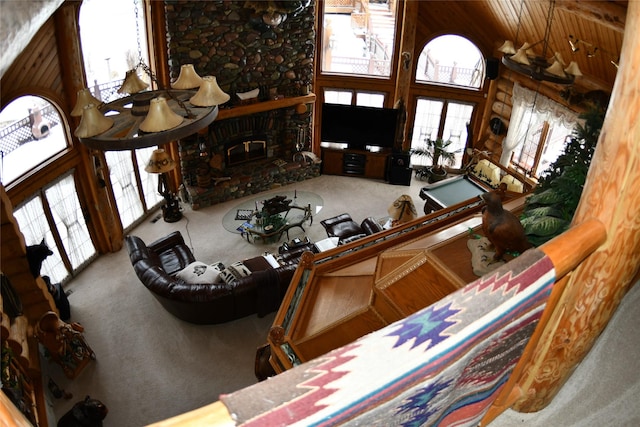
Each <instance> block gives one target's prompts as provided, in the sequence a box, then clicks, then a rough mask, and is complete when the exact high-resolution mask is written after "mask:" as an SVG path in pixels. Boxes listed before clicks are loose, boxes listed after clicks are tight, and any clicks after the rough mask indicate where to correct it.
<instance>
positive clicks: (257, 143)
mask: <svg viewBox="0 0 640 427" xmlns="http://www.w3.org/2000/svg"><path fill="white" fill-rule="evenodd" d="M266 158H267V141H266V138H265V137H264V136H263V137H262V138H260V137H258V139H248V140H244V139H243V140H239V141H232V142H228V143H226V144H224V162H225V164H226V165H227V166H228V167H230V168H231V167H234V166H238V165H240V164H242V163H248V162H252V161H256V160H264V159H266Z"/></svg>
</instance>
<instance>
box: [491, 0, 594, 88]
mask: <svg viewBox="0 0 640 427" xmlns="http://www.w3.org/2000/svg"><path fill="white" fill-rule="evenodd" d="M555 4H556V2H555V0H550V2H549V12H548V15H547V23H546V27H545V33H544V39H542V40H540V41H538V42H536V43H533V44H530V43H524V44H523V45H522V46H521V47H520V48H519V49H517V50H516V49H515V47H514V43H513V41H511V40H507V41H505V42H504V44H503V45H502V46H500V47H499V48H498V50H499V51H500V52H502V53H503V54H504V55H503V57H502V63H503V64H504V65H505V66H506V67H507V68H508V69H510V70H513V71H516V72H518V73H521V74H524V75H526V76H529V77H531V78H532V79H534V80H538V81H549V82H552V83H557V84H563V85H568V84H572V83H573V82H574V80H575V78H576V77H577V76H582V72H581V71H580V68H579V67H578V63H577V62H575V61H571V62H570V63H569V65H568V66H567V64H566V63H565V62H564V60H563V59H562V56H561V55H560V53H559V52H555V54H554V55H553V56H551V57H550V58H547V50H548V49H549V37H550V35H551V24H552V23H553V15H554V10H555ZM523 6H524V0H523V1H522V3H521V5H520V14H519V16H518V29H517V32H516V38H517V33H518V32H519V31H520V26H521V22H522V19H521V15H522V9H523ZM541 43H542V54H541V55H538V54H537V53H536V52H534V51H533V49H532V48H533V47H534V46H536V45H538V44H541Z"/></svg>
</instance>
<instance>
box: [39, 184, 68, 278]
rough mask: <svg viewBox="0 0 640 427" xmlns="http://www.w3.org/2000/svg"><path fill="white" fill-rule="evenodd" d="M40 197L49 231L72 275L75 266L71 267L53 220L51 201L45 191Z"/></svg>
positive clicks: (40, 193) (41, 192)
mask: <svg viewBox="0 0 640 427" xmlns="http://www.w3.org/2000/svg"><path fill="white" fill-rule="evenodd" d="M39 197H40V201H41V202H42V209H43V211H44V217H45V218H46V219H47V223H48V224H49V231H50V232H51V235H52V236H53V241H54V242H56V247H57V248H58V254H60V258H61V259H62V263H63V264H64V268H66V270H67V273H71V272H72V271H73V266H72V265H71V260H70V259H69V254H67V250H66V249H65V247H64V244H63V242H62V237H61V236H60V232H59V231H58V226H57V225H56V221H55V219H54V218H53V214H52V213H51V205H50V204H49V199H48V198H47V195H46V193H45V191H44V190H40V192H39Z"/></svg>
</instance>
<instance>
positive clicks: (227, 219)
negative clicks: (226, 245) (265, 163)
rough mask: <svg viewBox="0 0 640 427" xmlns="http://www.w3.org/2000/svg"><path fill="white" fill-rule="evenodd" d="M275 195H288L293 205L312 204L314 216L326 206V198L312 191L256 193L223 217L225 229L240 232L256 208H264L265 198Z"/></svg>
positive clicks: (235, 232)
mask: <svg viewBox="0 0 640 427" xmlns="http://www.w3.org/2000/svg"><path fill="white" fill-rule="evenodd" d="M275 196H286V197H287V198H288V199H291V200H292V202H291V204H292V205H296V206H306V205H311V212H313V216H316V215H317V214H318V213H319V212H320V210H321V209H322V207H323V206H324V200H322V197H320V196H319V195H318V194H316V193H313V192H310V191H297V190H289V191H271V192H265V193H260V194H256V195H255V197H254V198H248V199H247V200H245V201H244V202H242V203H240V204H238V205H237V206H234V207H233V208H232V209H231V210H229V212H227V213H226V214H225V216H224V217H223V218H222V226H223V227H224V228H225V230H227V231H229V232H231V233H234V234H240V231H238V227H240V226H241V225H242V224H243V223H244V222H245V221H247V220H249V219H251V216H252V214H253V212H254V211H255V210H256V209H258V210H261V209H262V204H263V201H264V200H267V199H270V198H272V197H275Z"/></svg>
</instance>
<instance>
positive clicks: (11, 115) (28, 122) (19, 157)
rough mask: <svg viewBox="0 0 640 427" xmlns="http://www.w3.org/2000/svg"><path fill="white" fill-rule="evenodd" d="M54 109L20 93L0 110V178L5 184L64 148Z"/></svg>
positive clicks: (59, 119)
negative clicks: (20, 95)
mask: <svg viewBox="0 0 640 427" xmlns="http://www.w3.org/2000/svg"><path fill="white" fill-rule="evenodd" d="M61 124H62V119H61V118H60V115H59V114H58V111H57V110H56V108H55V107H54V106H53V104H51V103H50V102H48V101H47V100H46V99H44V98H40V97H39V96H22V97H20V98H18V99H16V100H14V101H12V102H11V103H9V104H8V105H7V106H6V107H5V108H3V109H2V111H1V112H0V180H1V181H2V183H3V184H4V185H5V186H6V185H7V184H9V183H11V182H12V181H14V180H15V179H16V178H18V177H20V176H21V175H23V174H25V173H27V172H29V171H30V170H32V169H33V168H34V167H36V166H38V165H39V164H41V163H42V162H44V161H46V160H47V159H49V158H51V157H52V156H54V155H55V154H57V153H59V152H61V151H62V150H64V149H65V148H67V146H68V143H67V135H66V133H65V127H64V126H62V125H61Z"/></svg>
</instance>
